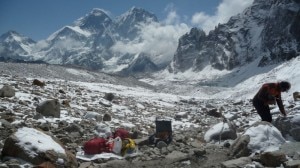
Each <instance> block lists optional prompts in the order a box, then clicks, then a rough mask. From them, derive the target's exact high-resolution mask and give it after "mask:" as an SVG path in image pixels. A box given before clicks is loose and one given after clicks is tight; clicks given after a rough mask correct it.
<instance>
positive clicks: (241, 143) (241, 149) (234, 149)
mask: <svg viewBox="0 0 300 168" xmlns="http://www.w3.org/2000/svg"><path fill="white" fill-rule="evenodd" d="M249 142H250V136H249V135H243V136H240V137H239V138H237V139H236V140H235V141H234V142H233V144H232V145H231V147H230V156H231V157H243V156H249V155H250V150H249V149H248V144H249Z"/></svg>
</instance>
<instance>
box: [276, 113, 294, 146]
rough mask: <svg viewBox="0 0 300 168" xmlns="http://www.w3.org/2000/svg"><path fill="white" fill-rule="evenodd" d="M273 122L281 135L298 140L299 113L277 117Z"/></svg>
mask: <svg viewBox="0 0 300 168" xmlns="http://www.w3.org/2000/svg"><path fill="white" fill-rule="evenodd" d="M273 124H274V126H275V127H276V128H277V129H278V130H279V131H280V132H281V134H282V135H283V136H288V135H290V136H292V137H293V138H294V140H296V141H300V115H293V116H288V117H278V118H277V119H276V120H275V121H274V123H273Z"/></svg>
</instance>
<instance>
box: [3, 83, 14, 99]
mask: <svg viewBox="0 0 300 168" xmlns="http://www.w3.org/2000/svg"><path fill="white" fill-rule="evenodd" d="M15 94H16V91H15V89H14V88H13V87H12V86H9V85H4V86H3V87H2V88H1V89H0V97H13V96H15Z"/></svg>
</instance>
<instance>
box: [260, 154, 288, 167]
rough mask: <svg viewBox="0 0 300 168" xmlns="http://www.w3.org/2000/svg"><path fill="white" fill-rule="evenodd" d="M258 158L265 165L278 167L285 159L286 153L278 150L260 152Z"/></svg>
mask: <svg viewBox="0 0 300 168" xmlns="http://www.w3.org/2000/svg"><path fill="white" fill-rule="evenodd" d="M260 160H261V162H262V163H263V164H264V165H265V166H267V167H278V166H280V165H281V164H283V163H284V162H285V161H287V159H286V155H285V154H284V153H283V152H279V151H274V152H265V153H262V154H261V155H260Z"/></svg>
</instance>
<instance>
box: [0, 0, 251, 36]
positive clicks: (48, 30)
mask: <svg viewBox="0 0 300 168" xmlns="http://www.w3.org/2000/svg"><path fill="white" fill-rule="evenodd" d="M252 1H253V0H155V1H151V0H1V1H0V35H1V34H3V33H6V32H7V31H9V30H15V31H17V32H19V33H20V34H22V35H24V36H28V37H30V38H32V39H33V40H36V41H38V40H42V39H46V38H47V37H48V36H49V35H51V34H52V33H54V32H55V31H57V30H58V29H60V28H62V27H63V26H66V25H70V24H72V23H73V22H74V21H75V20H77V19H78V18H80V17H82V16H84V15H86V14H87V13H89V12H90V11H91V10H92V9H93V8H101V9H104V10H105V11H107V12H108V13H109V15H110V16H111V17H112V19H114V18H115V17H116V16H119V15H121V14H123V13H125V12H126V11H128V10H129V9H130V8H131V7H133V6H135V7H141V8H144V9H146V10H147V11H149V12H152V13H154V14H155V15H156V16H157V17H158V19H159V20H160V21H162V22H165V23H167V24H179V23H184V24H186V25H187V26H189V27H192V26H193V27H201V28H202V27H203V29H204V30H209V29H211V27H214V25H217V24H218V22H225V21H226V20H228V18H229V17H230V16H232V15H234V14H236V13H238V12H240V11H241V10H242V9H244V8H245V7H247V6H249V5H250V4H251V3H252ZM170 20H171V21H170ZM209 20H210V21H209Z"/></svg>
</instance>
